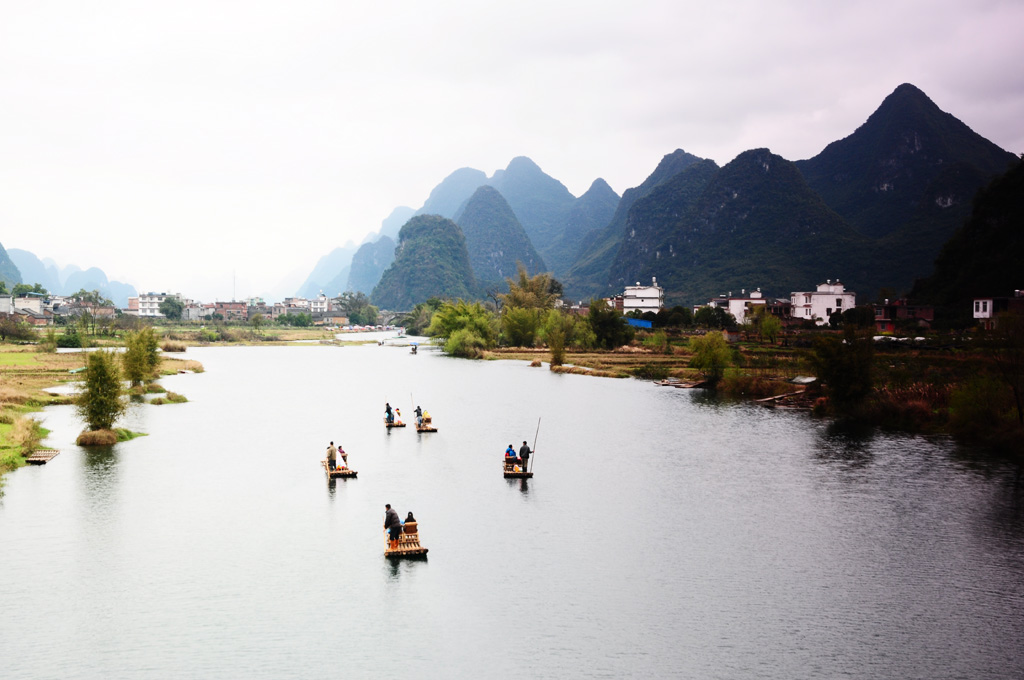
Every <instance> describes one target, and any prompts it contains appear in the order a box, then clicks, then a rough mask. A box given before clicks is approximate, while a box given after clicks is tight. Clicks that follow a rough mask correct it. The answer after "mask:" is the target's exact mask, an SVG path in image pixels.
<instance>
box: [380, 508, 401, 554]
mask: <svg viewBox="0 0 1024 680" xmlns="http://www.w3.org/2000/svg"><path fill="white" fill-rule="evenodd" d="M384 510H385V512H384V528H385V529H386V530H387V532H388V547H389V548H391V549H392V550H394V549H395V548H397V547H398V537H399V536H401V535H402V520H401V519H399V518H398V513H397V512H396V511H395V510H394V509H393V508H392V507H391V503H385V504H384Z"/></svg>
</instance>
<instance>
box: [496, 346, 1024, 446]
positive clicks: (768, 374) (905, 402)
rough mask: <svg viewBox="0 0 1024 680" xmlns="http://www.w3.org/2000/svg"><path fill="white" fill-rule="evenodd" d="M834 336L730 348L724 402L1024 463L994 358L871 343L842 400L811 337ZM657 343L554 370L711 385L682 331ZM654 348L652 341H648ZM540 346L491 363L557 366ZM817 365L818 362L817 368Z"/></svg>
mask: <svg viewBox="0 0 1024 680" xmlns="http://www.w3.org/2000/svg"><path fill="white" fill-rule="evenodd" d="M834 335H835V334H829V333H827V332H826V333H822V332H820V331H819V332H813V333H812V332H808V333H795V334H790V335H789V336H787V337H786V339H785V344H784V345H783V344H773V343H760V342H752V341H739V342H733V343H730V344H729V345H728V351H727V359H726V361H725V364H724V366H723V367H722V377H721V379H720V380H719V381H718V382H717V384H716V385H714V389H715V392H716V393H717V394H718V395H719V396H721V397H724V398H728V399H737V400H748V401H754V402H756V403H759V404H761V405H763V406H769V407H773V406H787V407H791V408H803V409H808V410H811V411H812V412H813V413H814V414H815V415H818V416H829V417H834V418H836V419H837V420H839V421H842V422H845V423H852V424H857V425H867V426H873V427H880V428H883V429H887V430H890V431H895V432H907V433H914V434H946V435H953V436H955V437H956V438H957V439H959V440H961V441H964V442H970V443H975V444H982V445H983V446H986V447H989V448H990V449H991V450H992V451H994V452H998V453H1000V454H1010V455H1013V456H1015V457H1024V427H1022V426H1021V425H1020V423H1019V422H1018V421H1017V420H1016V416H1015V410H1014V408H1013V406H1014V404H1013V398H1012V393H1011V390H1010V388H1009V385H1008V383H1007V382H1006V379H1005V377H1003V374H1002V373H1001V372H1000V370H999V367H998V366H997V365H996V364H995V363H994V362H993V359H992V358H991V357H990V356H988V355H986V354H985V353H984V352H983V351H981V350H979V349H978V348H977V347H975V346H973V345H972V344H970V343H968V342H966V341H959V342H958V341H954V340H951V339H948V338H929V339H926V340H923V341H921V340H918V341H906V340H896V339H883V340H876V341H872V344H871V347H870V352H869V357H870V358H869V359H867V360H866V361H867V364H865V365H864V366H862V367H861V369H862V370H863V371H864V377H865V379H866V380H867V383H868V387H867V389H866V390H865V391H864V394H863V395H862V397H861V398H860V399H858V400H857V401H856V402H854V403H839V402H838V401H837V400H836V399H835V398H834V393H833V391H831V390H830V389H829V388H828V387H827V386H825V387H823V386H822V385H821V382H820V381H818V380H813V381H809V380H807V379H802V380H799V383H800V384H796V383H794V380H795V379H797V378H798V377H801V376H817V374H818V372H819V370H818V369H819V368H820V363H819V362H816V357H815V350H814V349H813V344H814V343H813V341H814V338H816V337H829V336H834ZM649 337H651V336H650V335H647V336H639V337H638V338H637V340H636V341H634V343H633V344H632V345H630V346H626V347H622V348H619V349H615V350H607V351H598V350H587V351H578V350H572V349H568V350H566V354H565V360H564V364H563V365H562V366H554V367H551V370H552V371H556V372H566V373H578V374H582V375H591V376H596V377H612V378H627V377H635V378H640V379H649V380H655V381H661V380H666V379H668V380H669V381H672V382H676V381H678V383H682V384H693V383H700V382H701V381H702V380H703V379H704V377H705V376H704V374H703V373H702V371H700V370H698V369H697V368H694V367H693V366H691V363H692V362H693V353H692V352H691V350H690V347H689V341H690V338H691V337H697V336H689V335H687V334H675V335H671V336H669V337H668V338H666V339H665V342H664V343H658V346H657V349H652V348H650V347H648V346H645V340H648V338H649ZM648 344H651V343H649V342H648ZM550 356H551V353H550V351H548V350H546V349H543V348H523V347H519V348H496V349H493V350H488V351H487V352H485V353H484V357H483V358H485V359H492V360H494V359H514V360H521V361H530V362H531V363H532V364H533V365H535V366H541V365H542V364H543V363H547V362H548V361H549V360H550ZM816 364H817V365H816Z"/></svg>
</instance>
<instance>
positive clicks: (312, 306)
mask: <svg viewBox="0 0 1024 680" xmlns="http://www.w3.org/2000/svg"><path fill="white" fill-rule="evenodd" d="M330 308H331V299H330V298H329V297H327V296H326V295H324V293H323V291H320V294H319V295H317V296H316V297H315V298H313V299H312V300H310V301H309V311H310V313H311V314H319V315H324V314H326V313H327V312H328V311H329V310H330Z"/></svg>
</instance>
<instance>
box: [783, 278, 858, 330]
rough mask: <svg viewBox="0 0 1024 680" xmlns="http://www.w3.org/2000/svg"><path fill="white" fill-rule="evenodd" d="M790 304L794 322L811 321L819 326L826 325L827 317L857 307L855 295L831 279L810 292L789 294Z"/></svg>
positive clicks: (837, 280) (837, 281)
mask: <svg viewBox="0 0 1024 680" xmlns="http://www.w3.org/2000/svg"><path fill="white" fill-rule="evenodd" d="M789 295H790V302H791V303H792V305H793V307H792V311H791V315H792V318H793V320H794V321H808V320H813V321H814V322H815V323H816V324H818V325H819V326H822V325H824V324H826V323H828V320H829V317H830V316H832V315H833V314H835V313H836V312H845V311H846V310H847V309H853V308H854V307H856V306H857V294H856V293H854V292H853V291H848V290H846V288H845V287H844V286H843V284H841V283H840V282H839V279H836V280H835V283H833V282H832V279H829V280H827V281H826V282H825V283H821V284H818V289H817V290H815V291H811V292H803V291H801V292H797V293H790V294H789Z"/></svg>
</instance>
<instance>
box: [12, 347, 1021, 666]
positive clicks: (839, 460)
mask: <svg viewBox="0 0 1024 680" xmlns="http://www.w3.org/2000/svg"><path fill="white" fill-rule="evenodd" d="M189 353H190V355H192V354H194V355H195V356H194V358H196V359H197V360H200V361H202V362H203V363H204V364H205V365H206V368H207V371H206V373H203V374H196V375H189V376H172V377H169V378H167V379H166V380H167V383H166V385H165V386H166V387H167V388H168V389H174V390H175V391H181V392H183V393H186V394H187V395H188V397H189V400H190V401H189V403H187V404H183V405H181V406H174V407H152V408H149V407H140V408H139V411H140V415H139V416H138V419H140V420H141V418H142V417H143V416H142V415H141V414H145V418H146V421H147V422H145V424H144V426H136V425H135V424H134V423H133V424H130V425H129V429H133V430H137V431H147V432H149V433H150V436H149V437H143V438H140V439H136V440H133V441H131V442H127V443H125V444H119V445H117V446H116V447H113V448H107V449H91V450H79V449H78V448H77V447H74V446H73V445H71V444H70V443H68V444H65V442H71V441H73V440H74V435H75V433H77V431H79V430H80V429H81V423H80V422H79V421H78V420H77V419H76V418H75V417H74V416H73V414H72V412H71V407H57V408H55V409H47V418H48V422H47V427H48V428H49V429H50V430H51V431H52V432H53V433H54V435H53V439H54V442H53V443H54V444H55V446H56V447H57V448H64V449H65V453H63V454H62V455H61V456H59V457H58V458H57V459H55V461H54V462H53V463H51V464H50V465H47V466H45V467H44V469H39V470H36V469H34V470H19V471H16V472H14V473H12V474H11V475H10V476H9V477H8V486H7V488H6V492H7V495H6V497H5V499H4V502H3V503H2V504H0V546H2V547H0V573H7V574H31V578H17V579H8V583H7V584H6V585H5V590H4V596H3V602H4V611H5V613H7V618H8V619H9V620H10V621H17V622H18V626H19V628H20V629H22V630H33V631H42V630H45V631H50V632H52V635H49V636H45V637H42V638H41V637H39V636H35V637H34V638H33V637H32V636H29V637H28V638H25V639H23V640H22V643H23V644H19V645H11V646H9V649H8V648H5V650H4V677H12V678H13V677H50V676H58V675H60V676H71V675H74V676H76V677H83V678H102V677H105V675H104V671H106V676H109V675H110V673H109V669H110V667H111V664H112V663H114V661H116V662H117V664H118V665H119V667H120V668H126V669H132V670H136V669H137V670H139V671H140V672H138V673H134V674H132V676H133V677H144V678H157V677H162V676H166V675H168V674H172V675H174V676H182V677H211V676H224V677H233V676H238V675H242V676H245V677H253V678H274V677H286V676H287V677H300V678H318V677H322V676H324V675H327V674H330V673H334V674H336V673H337V671H338V664H339V662H341V663H344V664H345V670H347V671H349V673H348V674H349V675H355V676H358V677H364V676H371V675H374V674H377V675H381V676H395V677H404V676H407V675H409V674H410V669H411V668H417V669H424V668H426V669H443V671H441V670H437V671H434V670H427V671H425V672H423V673H422V674H423V675H425V676H430V677H433V676H441V675H443V676H445V677H453V678H469V677H479V675H480V672H479V671H480V667H481V666H486V667H487V669H488V673H487V675H489V676H491V677H538V678H539V677H547V678H556V677H557V678H576V677H695V678H704V677H730V678H733V677H734V678H749V677H758V678H760V679H761V680H789V679H791V678H802V677H815V676H817V677H825V676H827V675H828V671H827V667H832V668H838V669H840V670H841V671H842V674H845V675H848V676H850V677H873V678H898V677H1016V676H1017V675H1019V672H1017V671H1019V669H1020V668H1021V666H1022V663H1024V652H1022V651H1021V650H1024V617H1021V616H1020V614H1021V612H1022V611H1024V591H1022V589H1021V587H1020V584H1021V583H1024V488H1022V484H1021V481H1020V477H1019V471H1018V470H1017V469H1016V468H1011V467H1009V466H1008V465H1007V464H1005V463H998V462H997V463H992V462H989V463H981V462H976V461H974V460H971V459H970V457H969V456H967V455H966V454H964V455H963V456H961V455H960V454H959V453H954V450H955V446H954V444H953V443H952V442H950V441H948V440H944V439H941V438H923V437H905V436H894V435H890V434H886V433H872V432H870V431H861V430H857V429H852V430H851V429H850V428H848V427H845V426H842V425H840V426H832V427H830V426H828V425H827V423H826V422H825V421H821V420H816V419H813V418H810V417H808V416H807V415H806V414H804V413H799V412H794V411H783V410H772V409H765V408H760V407H754V406H750V405H748V404H743V403H736V402H723V401H720V400H718V399H716V398H715V397H713V396H711V395H708V394H705V393H704V392H703V391H702V390H683V389H671V388H660V387H654V386H652V385H650V384H649V383H643V382H640V381H635V380H609V379H597V378H590V377H585V376H575V375H560V374H551V373H550V372H547V371H536V370H532V369H529V368H527V367H526V366H525V362H523V363H519V364H517V363H516V362H470V361H459V360H454V359H448V358H443V357H439V356H435V355H433V354H432V353H421V354H420V355H419V356H418V357H414V356H410V355H409V354H408V350H407V349H405V350H403V349H402V348H394V349H389V348H381V347H376V346H371V347H329V346H323V347H303V348H289V347H236V348H227V349H221V348H190V349H189ZM254 367H273V370H263V371H260V372H259V380H260V389H259V390H254V389H252V388H251V385H252V384H253V383H252V380H254V378H253V375H254ZM317 375H332V376H344V380H345V382H346V384H350V385H358V386H359V388H358V389H346V390H338V389H337V388H336V381H331V382H328V381H319V380H313V379H311V376H317ZM499 385H500V389H496V386H499ZM389 392H390V394H388V393H389ZM406 392H413V393H414V394H415V395H416V396H417V398H422V399H423V400H424V402H425V403H427V402H428V403H430V405H431V406H430V410H431V411H436V412H437V413H439V414H440V413H443V414H445V415H444V418H445V421H444V422H445V427H444V428H443V430H442V431H441V432H439V433H438V434H437V435H432V436H430V437H425V436H420V437H410V436H408V433H409V432H410V431H411V424H410V426H409V428H406V429H400V430H398V431H397V433H392V432H390V431H387V430H385V432H384V433H382V432H381V431H380V429H381V426H382V423H381V421H380V420H379V419H378V418H379V415H380V414H379V411H378V406H377V405H378V404H383V403H384V401H385V400H386V399H388V398H389V397H390V398H391V399H392V400H393V399H394V398H395V397H394V395H395V394H400V393H406ZM421 394H422V397H420V395H421ZM392 404H394V401H392ZM539 413H543V414H545V423H547V415H546V414H548V413H550V414H558V424H557V426H552V427H550V428H549V427H548V426H547V425H546V424H545V425H544V428H543V431H542V432H541V434H543V435H544V439H541V440H540V442H539V443H535V446H534V447H536V446H540V447H541V448H542V450H543V451H544V453H542V454H541V455H542V458H541V468H542V469H541V473H540V474H541V475H542V476H541V477H539V478H538V482H537V484H539V486H537V489H536V491H534V490H533V489H532V486H533V484H532V480H519V479H512V480H504V481H505V482H506V483H507V486H505V487H502V485H501V481H499V480H501V478H500V477H498V476H497V475H498V462H497V461H498V457H499V456H500V454H501V449H503V448H504V446H505V445H506V444H507V443H508V442H509V441H515V442H518V441H522V440H523V439H524V438H527V437H528V436H530V435H533V436H535V433H536V426H537V416H538V414H539ZM132 418H136V416H133V417H132ZM273 422H304V423H314V425H313V426H311V427H303V428H297V429H296V428H263V427H260V424H262V423H273ZM233 423H240V424H242V425H240V426H237V427H235V426H232V425H231V424H233ZM140 424H141V423H140ZM339 430H340V431H343V432H344V433H345V434H344V437H343V438H344V439H345V444H346V447H345V448H346V449H347V450H349V451H351V452H352V453H353V454H354V455H357V456H358V461H359V462H358V464H357V467H358V468H359V469H360V478H359V479H358V481H353V482H352V484H351V485H349V486H347V487H346V488H345V489H339V488H338V487H339V485H338V480H333V481H329V482H328V484H327V493H326V494H325V493H324V491H323V489H322V487H321V485H322V484H323V483H324V481H325V475H324V472H323V469H322V467H320V465H319V460H320V459H321V458H322V457H323V456H322V451H323V442H324V441H327V440H328V439H332V438H333V439H334V441H335V442H337V441H338V436H337V434H338V432H339ZM500 431H505V432H515V433H521V434H517V435H516V436H515V437H512V438H510V437H508V436H507V435H505V434H498V432H500ZM403 432H404V433H406V434H403ZM385 434H386V435H387V436H386V437H385V436H382V435H385ZM392 434H394V435H395V436H391V435H392ZM499 437H500V439H499ZM496 445H497V447H496ZM237 451H243V452H244V455H245V464H244V465H242V466H240V465H239V460H238V458H239V456H238V454H237V453H236V452H237ZM547 452H550V454H551V455H548V453H547ZM595 460H596V461H598V463H599V464H598V463H595ZM853 481H856V484H855V483H853ZM388 501H392V502H394V501H399V503H398V504H397V505H398V508H396V509H398V510H399V515H400V516H401V517H405V516H406V513H407V512H408V511H409V510H410V509H412V510H414V512H415V514H416V515H417V516H419V515H422V518H423V519H425V520H427V521H428V535H427V537H426V541H425V544H426V547H429V548H430V549H431V553H430V558H431V562H430V567H429V568H428V567H427V566H426V564H427V563H426V562H423V561H420V562H416V561H410V560H407V559H401V560H389V559H387V558H385V557H384V551H385V549H386V545H387V542H386V538H385V534H384V533H383V532H382V531H381V525H382V516H381V514H382V511H383V507H384V503H385V502H388ZM666 523H667V524H666ZM525 527H529V528H530V529H529V530H527V529H525ZM40 565H43V566H44V568H40ZM516 574H527V575H528V577H529V579H530V587H529V588H527V589H521V590H518V589H517V592H515V594H514V596H513V595H511V592H510V589H509V588H508V587H503V586H504V585H505V584H506V583H509V582H510V581H509V579H512V581H511V582H515V579H517V578H518V577H517V576H516ZM324 575H330V577H331V584H332V585H331V586H330V587H328V588H326V589H325V588H324V583H325V581H324ZM399 581H401V582H399ZM336 586H340V587H336ZM357 624H358V625H357ZM197 626H198V628H197ZM384 629H386V630H387V631H388V634H389V636H394V639H399V640H403V641H406V640H409V641H412V643H413V644H414V645H420V646H416V647H414V649H413V650H412V651H411V652H410V651H409V650H406V649H404V648H403V653H402V655H400V656H396V655H395V654H394V652H393V649H392V648H389V647H388V646H387V645H382V644H381V638H380V632H379V631H380V630H384ZM12 630H13V629H12ZM310 630H317V631H343V633H342V646H340V647H339V646H336V645H335V646H327V645H324V644H323V636H322V635H317V636H311V635H310V634H309V631H310ZM510 631H526V634H527V638H528V639H527V640H526V642H527V643H529V646H530V648H531V653H530V654H526V655H512V656H511V657H510V655H509V651H508V650H509V646H508V639H509V633H510ZM80 633H81V634H80ZM8 637H10V636H8ZM36 638H38V640H37V639H36ZM55 639H59V640H60V645H61V646H60V651H61V654H59V655H56V656H57V657H60V659H69V660H74V663H75V667H74V668H71V669H68V670H67V671H66V672H56V671H54V670H53V664H54V662H55V655H54V654H53V650H52V643H53V640H55ZM403 644H404V642H403ZM407 652H408V653H407ZM60 659H57V660H58V661H59V660H60ZM413 660H414V661H416V662H417V665H416V666H412V665H410V664H411V661H413ZM240 664H247V665H240ZM1015 669H1017V670H1016V671H1015ZM60 670H61V671H63V669H60ZM147 671H148V672H147ZM126 673H129V671H126Z"/></svg>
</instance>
